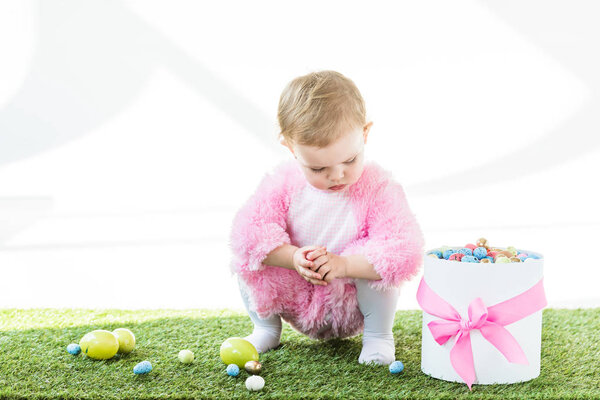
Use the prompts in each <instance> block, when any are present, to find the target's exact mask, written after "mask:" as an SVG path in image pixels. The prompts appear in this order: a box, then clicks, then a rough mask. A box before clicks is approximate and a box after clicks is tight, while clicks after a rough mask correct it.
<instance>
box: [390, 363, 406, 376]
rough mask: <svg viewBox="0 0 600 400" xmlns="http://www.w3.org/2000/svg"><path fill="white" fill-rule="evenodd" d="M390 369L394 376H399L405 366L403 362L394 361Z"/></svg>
mask: <svg viewBox="0 0 600 400" xmlns="http://www.w3.org/2000/svg"><path fill="white" fill-rule="evenodd" d="M389 369H390V372H391V373H392V374H399V373H400V372H402V371H403V370H404V364H402V361H394V362H393V363H391V364H390V366H389Z"/></svg>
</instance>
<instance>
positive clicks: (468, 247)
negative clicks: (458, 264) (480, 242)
mask: <svg viewBox="0 0 600 400" xmlns="http://www.w3.org/2000/svg"><path fill="white" fill-rule="evenodd" d="M464 248H465V249H471V251H473V250H475V249H476V248H477V246H475V245H474V244H473V243H469V244H466V245H465V247H464Z"/></svg>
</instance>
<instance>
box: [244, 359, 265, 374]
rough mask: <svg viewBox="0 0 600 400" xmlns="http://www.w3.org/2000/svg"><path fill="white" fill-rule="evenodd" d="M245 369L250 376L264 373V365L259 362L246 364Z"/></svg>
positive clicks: (251, 361) (252, 361)
mask: <svg viewBox="0 0 600 400" xmlns="http://www.w3.org/2000/svg"><path fill="white" fill-rule="evenodd" d="M244 369H245V370H246V372H248V373H249V374H252V375H258V374H260V372H261V371H262V364H261V363H259V362H258V361H254V360H250V361H248V362H247V363H246V364H244Z"/></svg>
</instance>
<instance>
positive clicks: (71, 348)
mask: <svg viewBox="0 0 600 400" xmlns="http://www.w3.org/2000/svg"><path fill="white" fill-rule="evenodd" d="M67 351H68V352H69V354H73V355H74V356H76V355H77V354H79V353H81V346H79V345H78V344H77V343H71V344H70V345H68V346H67Z"/></svg>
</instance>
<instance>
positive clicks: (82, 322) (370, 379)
mask: <svg viewBox="0 0 600 400" xmlns="http://www.w3.org/2000/svg"><path fill="white" fill-rule="evenodd" d="M119 327H126V328H129V329H131V330H132V331H133V332H134V333H135V335H136V341H137V343H136V348H135V350H134V351H133V352H132V353H130V354H128V355H126V356H115V357H114V358H113V359H110V360H107V361H94V360H91V359H89V358H87V357H84V356H82V355H79V356H72V355H70V354H69V353H67V351H66V346H67V345H68V344H69V343H73V342H75V343H77V342H79V339H80V338H81V337H82V336H83V335H84V334H86V333H87V332H89V331H91V330H94V329H108V330H113V329H116V328H119ZM251 327H252V325H251V322H250V319H249V318H248V317H247V316H246V315H244V314H242V313H239V312H233V311H227V310H216V311H215V310H183V311H182V310H135V311H124V310H82V309H74V310H63V309H61V310H56V309H35V310H14V309H7V310H0V398H9V399H12V398H14V399H16V398H32V399H33V398H99V399H131V398H165V399H166V398H169V399H179V398H282V399H296V398H298V399H299V398H336V397H337V398H423V399H429V398H447V399H456V398H473V399H512V398H519V399H520V398H528V399H532V398H540V399H541V398H544V399H546V398H599V397H600V383H599V382H600V309H585V310H552V309H547V310H545V311H544V319H543V341H542V367H541V375H540V377H538V378H537V379H534V380H532V381H529V382H525V383H519V384H512V385H490V386H487V385H474V386H473V391H472V392H469V390H468V389H467V387H466V385H464V384H458V383H450V382H445V381H441V380H437V379H433V378H430V377H428V376H426V375H424V374H423V373H422V372H421V370H420V355H421V353H420V352H421V313H420V312H418V311H399V312H398V313H397V315H396V321H395V326H394V335H395V340H396V358H397V359H399V360H401V361H402V362H403V363H404V364H405V370H404V372H402V373H401V374H399V375H392V374H390V373H389V372H388V370H387V367H385V366H365V365H359V364H358V362H357V359H358V355H359V353H360V349H361V342H360V340H361V336H357V337H354V338H351V339H341V340H340V339H333V340H330V341H313V340H311V339H309V338H307V337H305V336H303V335H301V334H299V333H297V332H296V331H294V330H292V329H291V328H290V327H289V326H288V325H286V324H284V330H283V336H282V345H281V347H280V348H278V349H277V350H275V351H270V352H268V353H266V354H263V355H261V358H260V360H261V362H262V364H263V370H264V372H263V373H262V376H263V377H264V379H265V381H266V384H265V388H264V389H263V390H262V391H261V392H248V391H247V390H246V388H245V385H244V381H245V378H246V377H247V374H246V372H245V371H242V372H241V373H240V375H239V376H238V377H237V378H232V377H229V376H227V374H226V373H225V365H224V364H223V363H222V361H221V359H220V358H219V347H220V345H221V343H222V342H223V340H224V339H226V338H228V337H231V336H244V335H246V334H248V333H250V331H251ZM182 349H190V350H192V351H193V352H194V353H195V356H196V359H195V360H194V363H192V364H189V365H184V364H181V363H179V361H178V360H177V353H178V352H179V350H182ZM143 360H149V361H150V362H151V363H152V365H153V370H152V372H150V374H148V375H141V376H138V375H134V374H133V372H132V370H133V367H134V365H136V364H137V363H138V362H140V361H143Z"/></svg>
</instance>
